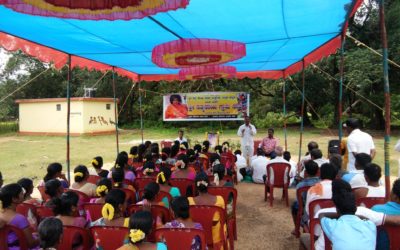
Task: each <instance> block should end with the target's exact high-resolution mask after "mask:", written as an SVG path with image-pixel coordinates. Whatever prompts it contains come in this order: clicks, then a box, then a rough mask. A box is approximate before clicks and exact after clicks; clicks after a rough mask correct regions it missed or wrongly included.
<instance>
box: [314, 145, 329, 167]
mask: <svg viewBox="0 0 400 250" xmlns="http://www.w3.org/2000/svg"><path fill="white" fill-rule="evenodd" d="M310 155H311V160H313V161H315V163H317V164H318V167H321V166H322V164H324V163H328V162H329V161H328V160H327V159H325V158H324V157H323V156H322V151H321V150H319V149H318V148H315V149H313V150H311V152H310Z"/></svg>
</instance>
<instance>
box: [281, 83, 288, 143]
mask: <svg viewBox="0 0 400 250" xmlns="http://www.w3.org/2000/svg"><path fill="white" fill-rule="evenodd" d="M282 95H283V96H282V99H283V133H284V134H285V151H287V130H286V78H283V91H282Z"/></svg>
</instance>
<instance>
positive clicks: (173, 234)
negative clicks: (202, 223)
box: [155, 228, 206, 250]
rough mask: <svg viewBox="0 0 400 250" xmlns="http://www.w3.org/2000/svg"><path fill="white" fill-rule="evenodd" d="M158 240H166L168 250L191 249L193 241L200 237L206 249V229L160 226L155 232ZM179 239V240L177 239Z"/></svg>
mask: <svg viewBox="0 0 400 250" xmlns="http://www.w3.org/2000/svg"><path fill="white" fill-rule="evenodd" d="M155 235H156V240H157V241H158V242H165V244H166V245H167V248H168V250H181V249H191V246H192V241H193V239H194V238H195V237H196V236H197V237H199V238H200V242H201V249H202V250H205V249H206V239H205V235H204V231H203V230H200V229H196V228H160V229H157V230H156V232H155ZM177 239H179V240H177Z"/></svg>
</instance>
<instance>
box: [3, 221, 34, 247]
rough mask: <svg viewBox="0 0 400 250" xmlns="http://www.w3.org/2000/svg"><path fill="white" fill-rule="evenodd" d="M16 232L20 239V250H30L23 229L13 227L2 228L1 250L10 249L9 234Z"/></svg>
mask: <svg viewBox="0 0 400 250" xmlns="http://www.w3.org/2000/svg"><path fill="white" fill-rule="evenodd" d="M11 232H14V233H15V235H16V236H17V238H18V243H19V249H20V250H29V248H28V241H27V240H26V238H25V234H24V232H23V231H22V229H19V228H18V227H15V226H12V225H5V226H4V227H2V228H0V249H4V250H6V249H8V241H7V239H8V234H9V233H11Z"/></svg>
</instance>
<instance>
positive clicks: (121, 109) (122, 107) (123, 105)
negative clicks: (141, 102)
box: [118, 83, 136, 117]
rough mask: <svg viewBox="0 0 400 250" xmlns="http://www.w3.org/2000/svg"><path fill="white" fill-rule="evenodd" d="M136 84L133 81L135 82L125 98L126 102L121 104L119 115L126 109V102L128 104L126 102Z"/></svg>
mask: <svg viewBox="0 0 400 250" xmlns="http://www.w3.org/2000/svg"><path fill="white" fill-rule="evenodd" d="M135 86H136V83H133V84H132V88H131V90H129V93H128V95H127V96H126V98H125V101H124V104H122V106H121V108H120V110H119V113H118V117H119V115H120V114H121V113H122V111H123V110H124V107H125V104H126V102H127V101H128V98H129V97H130V96H131V94H132V91H133V88H135Z"/></svg>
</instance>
